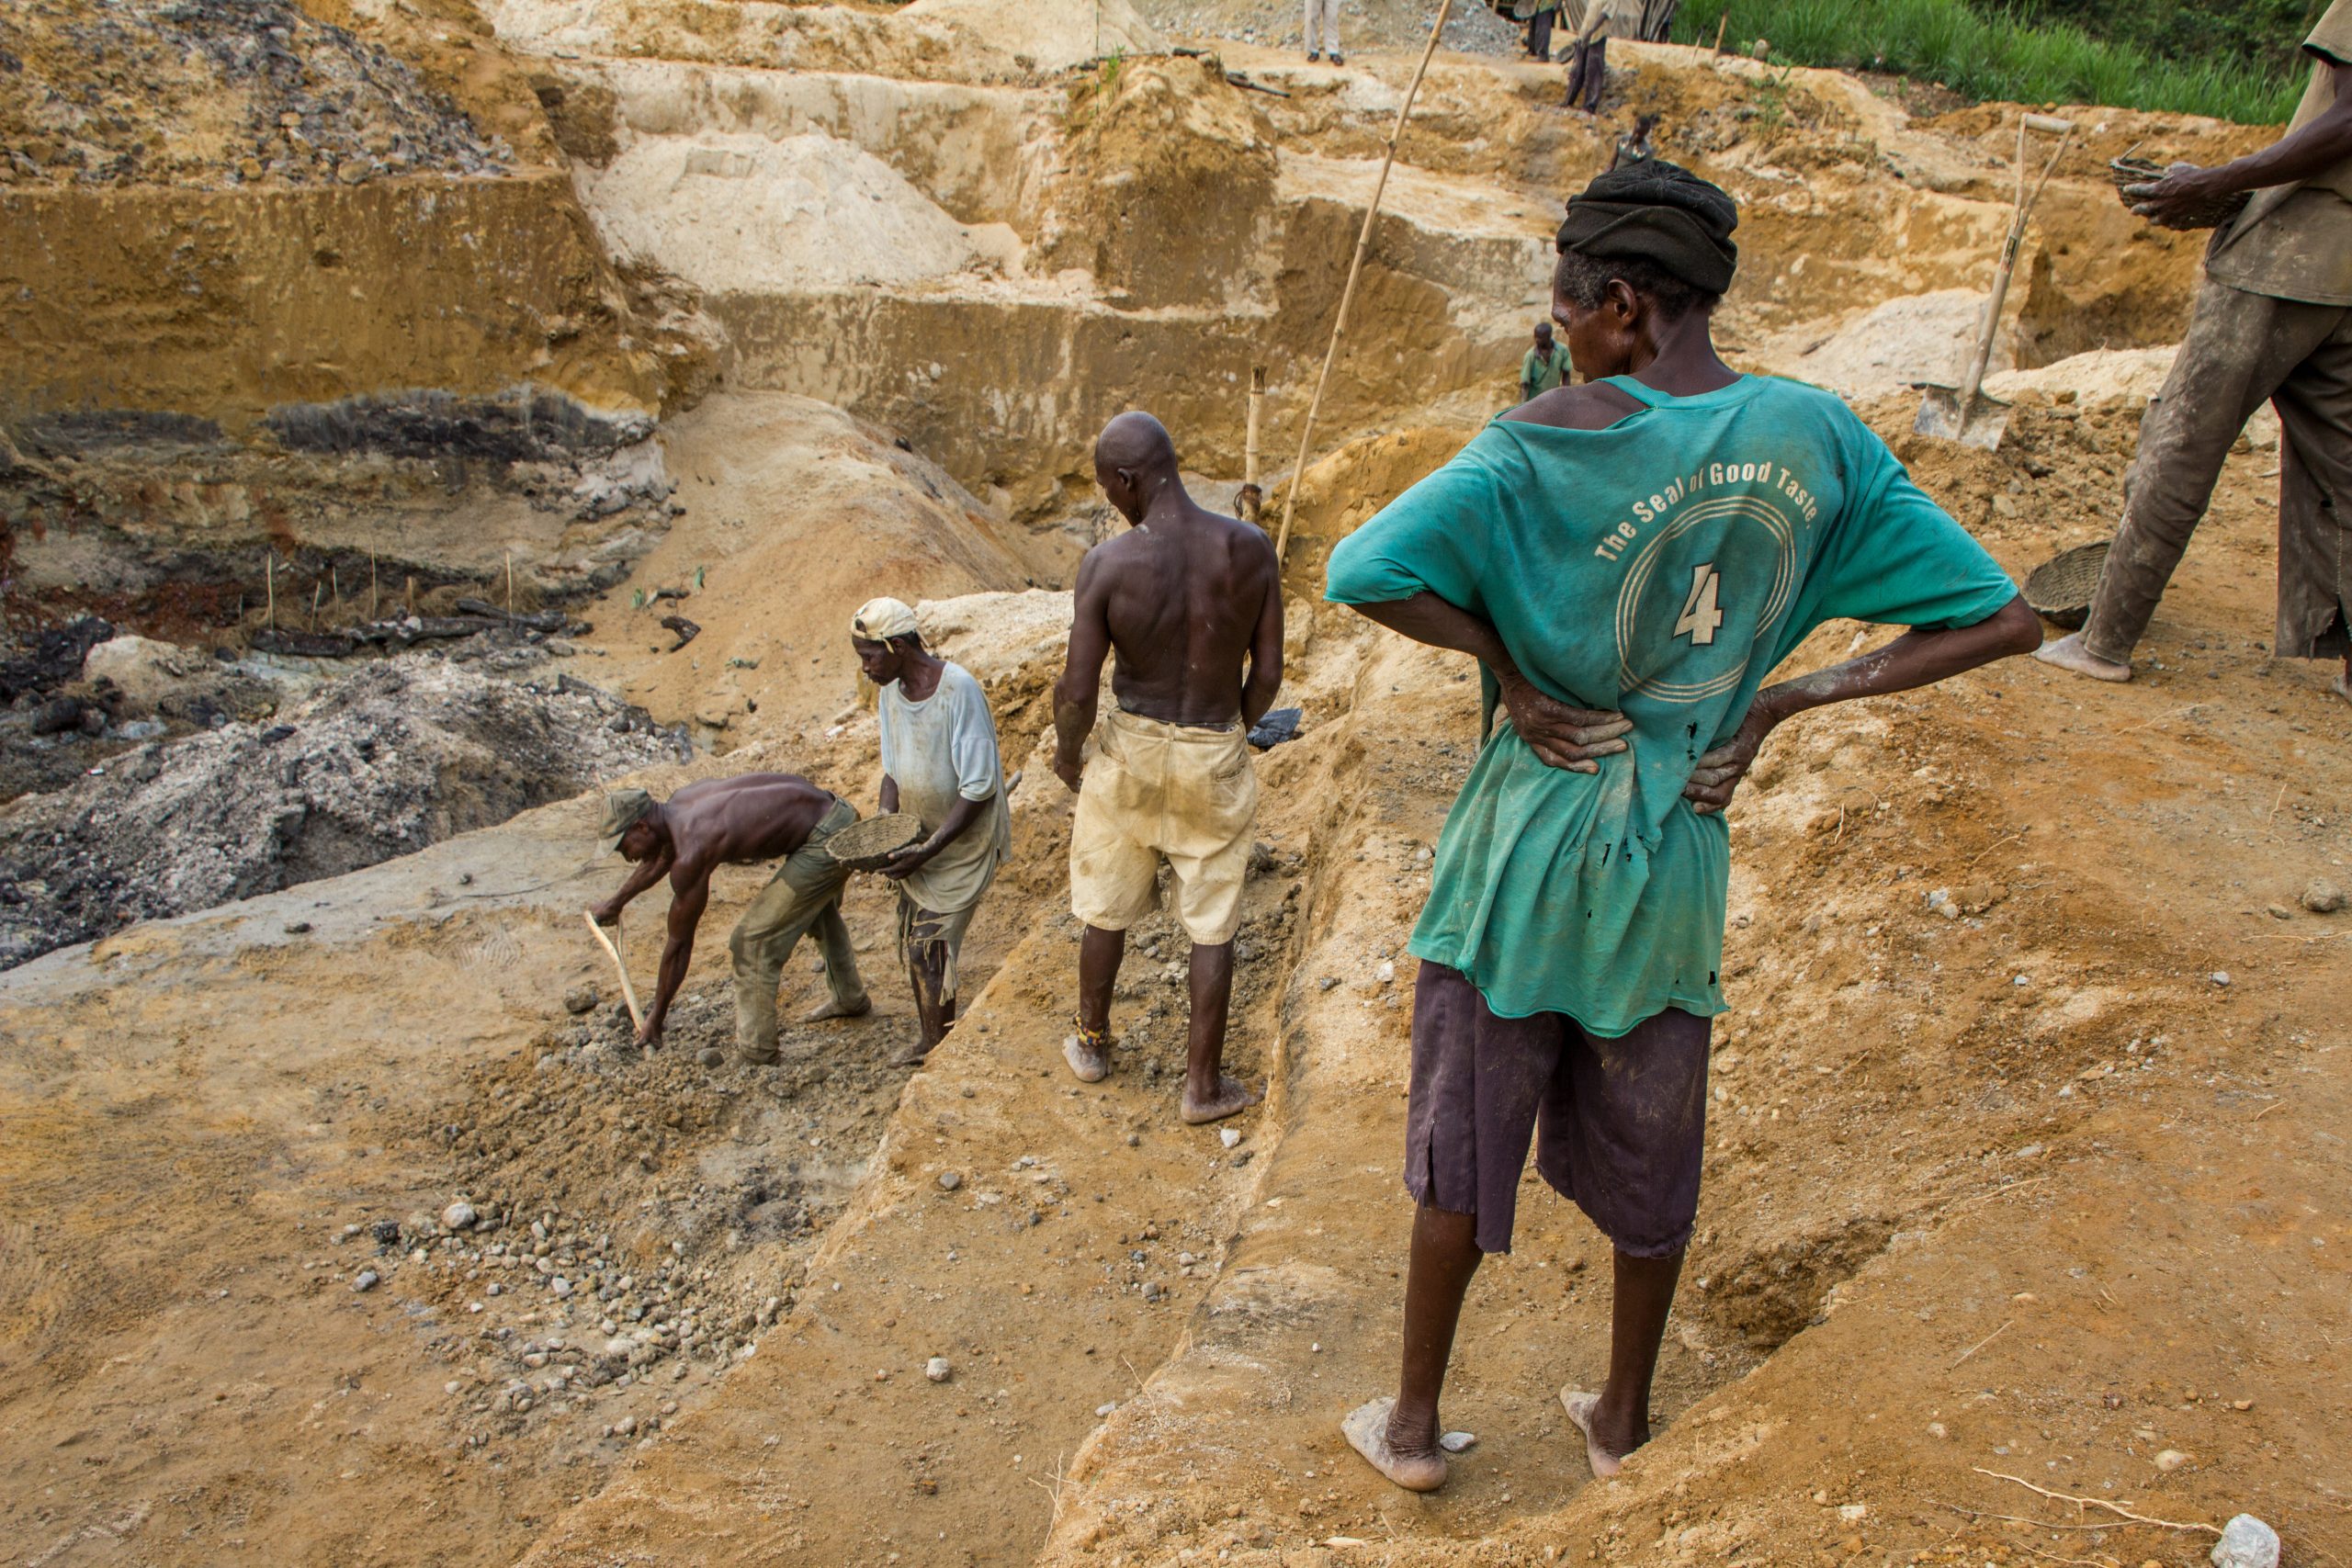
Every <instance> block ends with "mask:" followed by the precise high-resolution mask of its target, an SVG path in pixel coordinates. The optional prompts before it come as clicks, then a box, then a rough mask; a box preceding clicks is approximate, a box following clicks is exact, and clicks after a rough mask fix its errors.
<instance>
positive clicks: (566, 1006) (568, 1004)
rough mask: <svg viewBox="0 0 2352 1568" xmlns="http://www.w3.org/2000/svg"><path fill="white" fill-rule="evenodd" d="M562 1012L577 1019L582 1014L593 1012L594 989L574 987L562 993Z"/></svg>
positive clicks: (592, 987) (594, 1004)
mask: <svg viewBox="0 0 2352 1568" xmlns="http://www.w3.org/2000/svg"><path fill="white" fill-rule="evenodd" d="M563 1010H564V1011H566V1012H568V1013H570V1014H571V1016H572V1017H574V1018H578V1017H579V1016H580V1015H581V1014H582V1013H589V1012H594V1011H595V1010H596V987H594V986H574V987H571V989H570V990H568V991H566V992H564V993H563Z"/></svg>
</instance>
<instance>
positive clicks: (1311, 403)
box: [1274, 0, 1453, 570]
mask: <svg viewBox="0 0 2352 1568" xmlns="http://www.w3.org/2000/svg"><path fill="white" fill-rule="evenodd" d="M1452 11H1453V0H1438V7H1437V20H1436V21H1435V22H1432V23H1431V24H1430V41H1429V43H1428V44H1427V45H1426V46H1425V47H1424V48H1423V49H1422V50H1421V62H1420V64H1419V65H1418V66H1416V67H1414V69H1413V84H1412V85H1411V86H1409V87H1407V88H1406V89H1405V101H1404V102H1403V103H1401V104H1399V105H1397V124H1396V126H1395V128H1394V129H1392V130H1390V131H1389V132H1388V151H1387V153H1386V155H1385V156H1384V157H1383V158H1382V159H1381V160H1380V178H1379V180H1378V182H1377V183H1375V184H1374V186H1373V187H1372V205H1371V206H1369V207H1367V208H1365V209H1363V229H1362V230H1361V231H1359V232H1358V233H1357V235H1356V254H1355V259H1354V260H1352V261H1351V262H1349V263H1348V281H1347V285H1346V287H1344V288H1341V289H1340V311H1339V314H1338V315H1336V316H1334V317H1333V318H1332V320H1331V342H1330V344H1329V346H1327V347H1326V348H1325V349H1324V350H1323V368H1322V370H1321V372H1320V373H1319V374H1317V376H1316V378H1315V395H1314V396H1313V397H1311V398H1309V399H1308V400H1307V402H1306V419H1305V420H1303V421H1301V422H1300V424H1299V427H1298V461H1297V462H1296V463H1295V465H1293V466H1292V468H1291V475H1290V493H1289V494H1288V495H1286V496H1284V497H1283V525H1282V531H1281V532H1280V533H1278V534H1277V535H1275V536H1274V566H1275V569H1276V570H1281V567H1282V563H1283V558H1284V556H1285V555H1286V554H1287V553H1288V551H1289V549H1290V524H1291V517H1292V514H1293V513H1295V512H1297V510H1298V487H1299V486H1300V485H1301V484H1302V483H1304V482H1305V481H1306V451H1307V446H1308V444H1309V443H1310V442H1312V441H1313V440H1314V438H1315V414H1316V411H1317V410H1318V409H1320V408H1321V407H1322V406H1323V388H1324V386H1325V384H1326V383H1328V382H1329V380H1330V379H1331V362H1332V361H1333V360H1335V359H1337V358H1338V357H1339V355H1340V333H1343V332H1344V331H1346V330H1347V325H1348V306H1349V304H1350V303H1351V301H1353V300H1354V299H1355V297H1356V276H1357V275H1358V274H1360V273H1361V272H1363V253H1364V247H1365V246H1367V245H1369V244H1371V243H1372V226H1373V223H1374V221H1375V220H1377V219H1378V218H1379V217H1380V198H1381V197H1382V196H1383V195H1384V194H1385V192H1386V191H1387V189H1388V170H1389V167H1390V166H1391V165H1392V164H1395V163H1396V162H1397V141H1398V140H1399V139H1401V138H1402V137H1403V136H1404V134H1405V120H1406V117H1407V116H1408V115H1410V114H1411V113H1412V112H1413V100H1414V98H1416V97H1418V96H1419V95H1420V91H1421V78H1422V77H1423V76H1424V75H1426V74H1428V73H1429V68H1430V56H1432V55H1434V54H1436V53H1437V39H1438V35H1439V34H1440V33H1442V32H1443V31H1444V30H1445V18H1446V17H1447V16H1448V15H1449V14H1450V13H1452Z"/></svg>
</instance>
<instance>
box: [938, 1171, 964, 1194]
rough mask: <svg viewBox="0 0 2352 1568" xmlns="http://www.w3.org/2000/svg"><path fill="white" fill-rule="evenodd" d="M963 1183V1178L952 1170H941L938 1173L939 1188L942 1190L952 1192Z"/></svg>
mask: <svg viewBox="0 0 2352 1568" xmlns="http://www.w3.org/2000/svg"><path fill="white" fill-rule="evenodd" d="M963 1185H964V1178H963V1177H962V1175H960V1174H959V1173H957V1172H956V1171H952V1170H943V1171H941V1172H940V1173H939V1190H941V1191H942V1192H953V1191H955V1190H956V1189H957V1188H958V1187H961V1186H963Z"/></svg>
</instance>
